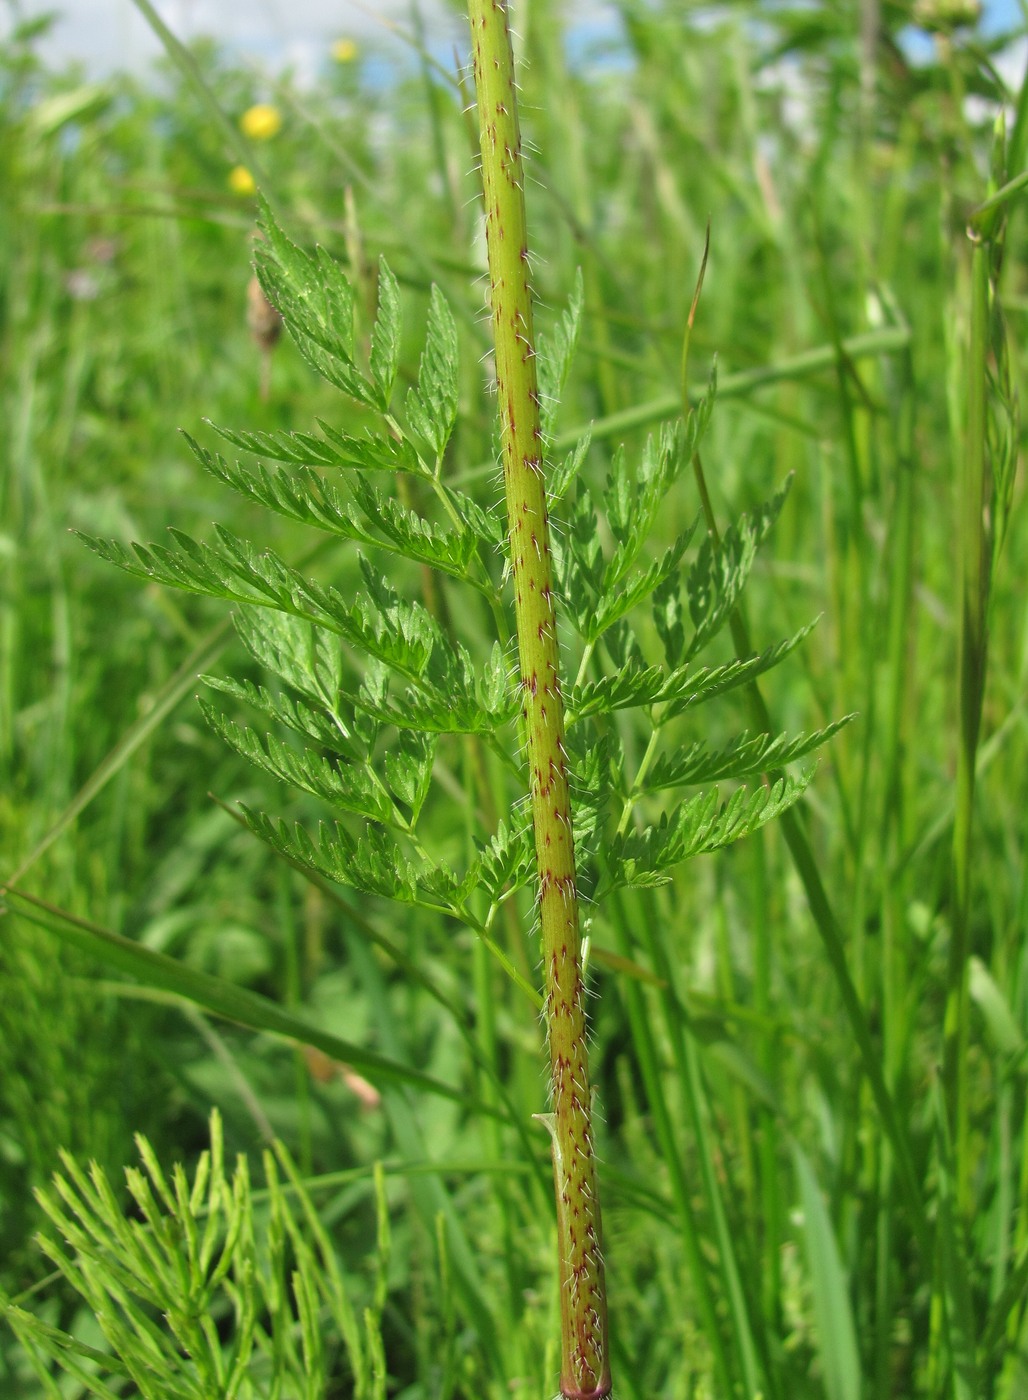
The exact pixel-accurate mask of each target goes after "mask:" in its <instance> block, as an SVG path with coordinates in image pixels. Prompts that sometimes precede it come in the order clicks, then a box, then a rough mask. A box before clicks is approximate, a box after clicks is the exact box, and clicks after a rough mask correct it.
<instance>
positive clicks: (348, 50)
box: [332, 39, 357, 63]
mask: <svg viewBox="0 0 1028 1400" xmlns="http://www.w3.org/2000/svg"><path fill="white" fill-rule="evenodd" d="M332 57H333V58H334V59H335V61H336V63H352V62H353V60H354V59H355V58H356V57H357V45H356V44H355V43H354V42H353V40H352V39H337V40H336V41H335V43H334V44H333V45H332Z"/></svg>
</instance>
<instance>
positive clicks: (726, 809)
mask: <svg viewBox="0 0 1028 1400" xmlns="http://www.w3.org/2000/svg"><path fill="white" fill-rule="evenodd" d="M811 776H812V774H811V773H806V774H804V775H802V776H801V777H798V778H791V777H786V778H780V779H779V780H778V781H777V782H776V783H775V784H774V785H773V786H772V787H760V788H757V789H756V790H755V791H754V792H748V791H747V790H746V789H745V788H738V789H737V790H736V791H735V792H734V793H733V794H732V796H731V797H730V798H729V799H728V801H727V802H724V803H719V801H718V793H717V790H716V789H714V790H712V791H710V792H700V793H697V794H696V795H695V796H693V797H689V798H686V800H685V801H684V802H682V803H680V804H679V805H678V806H677V807H676V808H674V810H673V811H672V812H670V813H667V812H665V813H664V814H663V816H661V818H660V820H659V821H658V822H657V823H656V825H655V826H648V827H647V828H646V829H645V830H644V831H642V832H636V831H633V832H630V833H628V834H626V835H625V836H622V837H616V838H615V839H614V841H613V842H612V843H611V846H610V847H609V848H608V851H607V857H606V859H607V871H606V872H605V874H604V876H603V878H602V879H601V882H600V886H599V889H598V891H597V895H596V897H597V898H598V899H599V898H602V897H603V896H604V895H605V894H607V893H608V892H609V891H610V890H612V889H617V888H618V887H619V886H628V885H658V884H664V883H666V882H667V880H668V879H669V878H670V874H669V872H670V871H671V869H672V868H673V867H674V866H676V865H680V864H681V862H682V861H684V860H688V859H689V858H690V857H691V856H697V855H705V854H707V853H709V852H710V851H716V850H718V849H720V847H722V846H728V845H731V843H732V842H733V841H739V840H741V839H742V838H743V837H744V836H749V835H751V834H752V833H753V832H754V831H756V830H758V828H760V827H762V826H764V825H765V824H766V823H767V822H769V821H771V820H772V819H773V818H774V817H777V816H778V815H779V814H780V813H782V812H784V811H785V810H786V808H788V807H791V806H792V804H793V803H794V802H796V801H797V799H798V798H799V797H800V796H801V795H802V793H803V791H804V789H805V788H806V786H807V784H808V783H809V781H810V778H811Z"/></svg>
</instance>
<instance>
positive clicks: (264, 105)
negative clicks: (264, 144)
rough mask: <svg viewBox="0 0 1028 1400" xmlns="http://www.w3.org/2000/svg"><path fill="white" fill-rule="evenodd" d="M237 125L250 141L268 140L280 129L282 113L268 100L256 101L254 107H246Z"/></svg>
mask: <svg viewBox="0 0 1028 1400" xmlns="http://www.w3.org/2000/svg"><path fill="white" fill-rule="evenodd" d="M239 125H240V127H241V128H242V131H243V135H244V136H249V138H250V140H251V141H270V140H271V138H272V137H273V136H277V135H278V133H279V132H280V131H281V130H282V113H281V112H280V111H279V110H278V108H277V107H272V105H271V103H270V102H258V103H257V105H256V107H248V108H247V109H246V111H245V112H244V113H243V115H242V116H241V117H240V118H239Z"/></svg>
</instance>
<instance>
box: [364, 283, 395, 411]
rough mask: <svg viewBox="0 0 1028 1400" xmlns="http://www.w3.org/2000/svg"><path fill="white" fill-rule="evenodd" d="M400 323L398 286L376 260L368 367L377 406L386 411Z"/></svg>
mask: <svg viewBox="0 0 1028 1400" xmlns="http://www.w3.org/2000/svg"><path fill="white" fill-rule="evenodd" d="M402 331H403V323H402V319H401V315H400V284H399V283H398V282H397V280H396V278H395V277H394V276H393V274H392V272H391V270H390V268H389V264H388V263H387V262H386V260H385V258H379V260H378V315H377V316H376V318H375V326H374V329H373V330H372V332H371V352H370V354H369V356H368V367H369V368H370V370H371V377H372V379H373V380H374V383H375V388H376V389H377V390H378V407H379V408H380V409H381V410H382V412H383V413H388V412H389V400H390V399H391V398H392V396H393V385H394V384H395V383H396V375H397V371H398V370H399V368H400V339H401V335H402Z"/></svg>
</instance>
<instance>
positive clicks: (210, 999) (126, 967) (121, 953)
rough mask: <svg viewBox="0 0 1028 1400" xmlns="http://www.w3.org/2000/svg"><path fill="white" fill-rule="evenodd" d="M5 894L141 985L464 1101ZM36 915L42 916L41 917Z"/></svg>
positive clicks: (373, 1073) (267, 1005) (449, 1089)
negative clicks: (135, 979)
mask: <svg viewBox="0 0 1028 1400" xmlns="http://www.w3.org/2000/svg"><path fill="white" fill-rule="evenodd" d="M6 897H7V898H9V899H13V900H14V901H15V902H16V904H17V905H18V908H19V910H20V912H21V913H22V914H23V916H24V917H31V918H34V919H36V920H37V921H38V922H42V923H44V924H45V927H47V928H48V929H50V930H51V931H52V932H54V933H56V934H57V935H58V937H60V938H61V939H63V940H64V941H65V942H67V943H71V944H73V945H74V946H75V947H77V948H79V949H81V950H82V951H83V952H85V953H88V954H89V955H90V956H92V957H97V958H99V959H100V960H101V961H102V962H104V963H106V964H107V965H108V966H109V967H114V968H117V969H118V970H119V971H121V972H125V973H128V975H129V976H131V977H137V978H138V979H139V981H140V982H142V983H143V984H144V985H145V986H148V987H154V988H157V989H159V990H161V991H164V992H172V993H174V994H175V995H177V996H181V997H184V998H185V999H186V1001H189V1002H192V1003H193V1005H194V1006H199V1007H202V1008H203V1009H204V1010H205V1011H210V1012H211V1013H212V1014H213V1015H215V1016H221V1017H223V1018H224V1019H225V1020H227V1021H234V1022H235V1023H236V1024H237V1025H240V1026H245V1027H246V1028H247V1029H248V1030H254V1031H263V1032H266V1033H267V1034H268V1035H276V1036H282V1037H284V1038H285V1039H287V1040H292V1041H295V1042H297V1043H298V1044H300V1045H313V1046H314V1047H315V1048H316V1049H318V1050H321V1051H323V1052H324V1053H325V1054H326V1055H329V1056H330V1057H331V1058H332V1059H333V1060H340V1061H342V1062H343V1063H344V1064H349V1065H352V1066H353V1067H354V1069H357V1070H360V1071H361V1073H362V1074H367V1075H368V1077H369V1078H371V1079H373V1080H374V1079H378V1080H390V1081H393V1082H396V1083H400V1084H408V1085H410V1086H411V1087H413V1088H419V1089H423V1090H425V1092H426V1093H430V1094H436V1095H439V1096H440V1097H442V1098H447V1099H453V1100H455V1101H456V1102H457V1103H463V1104H465V1105H467V1095H466V1093H465V1091H464V1090H463V1089H462V1088H457V1087H453V1086H451V1085H449V1084H443V1083H442V1082H441V1081H440V1080H437V1079H433V1078H432V1077H431V1076H430V1075H427V1074H423V1073H422V1072H421V1071H420V1070H415V1069H410V1068H408V1067H407V1066H406V1065H402V1064H399V1063H397V1062H396V1061H394V1060H390V1059H387V1058H386V1056H384V1055H378V1054H376V1053H375V1052H374V1051H373V1050H365V1049H363V1048H362V1047H361V1046H359V1045H354V1044H351V1043H350V1042H349V1041H346V1040H341V1039H340V1038H339V1037H338V1036H335V1035H331V1034H330V1033H329V1032H328V1031H323V1030H322V1029H321V1028H320V1027H318V1026H315V1025H312V1024H311V1023H310V1022H307V1021H304V1020H302V1019H301V1018H300V1017H298V1016H295V1015H293V1014H292V1013H291V1012H288V1011H284V1010H283V1009H282V1008H281V1007H279V1006H277V1005H276V1004H275V1003H274V1002H273V1001H269V1000H268V998H267V997H263V996H260V995H259V994H258V993H257V992H251V991H248V990H246V989H245V988H243V987H237V986H235V985H234V984H233V983H231V982H227V981H226V980H225V979H224V978H222V977H215V976H213V975H212V974H211V973H208V972H200V971H198V970H197V969H195V968H191V967H187V966H186V965H185V964H184V963H181V962H178V961H177V960H176V959H175V958H169V957H167V956H166V955H165V954H164V953H155V952H153V951H152V950H151V949H149V948H145V947H143V946H142V945H141V944H139V943H134V942H133V941H132V940H131V939H129V938H123V937H122V936H121V934H118V933H112V932H111V931H110V930H109V929H104V928H100V927H99V926H98V925H96V924H92V923H89V922H88V921H87V920H85V919H80V918H78V917H77V916H76V915H74V914H69V913H67V912H65V911H64V910H61V909H56V908H54V906H53V905H50V904H46V903H45V902H44V901H43V900H40V899H37V898H36V897H35V896H34V895H29V894H25V893H24V892H23V891H21V890H16V889H8V890H7V892H6ZM24 906H28V907H27V908H26V907H24ZM40 915H43V916H44V918H42V919H41V918H40Z"/></svg>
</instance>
